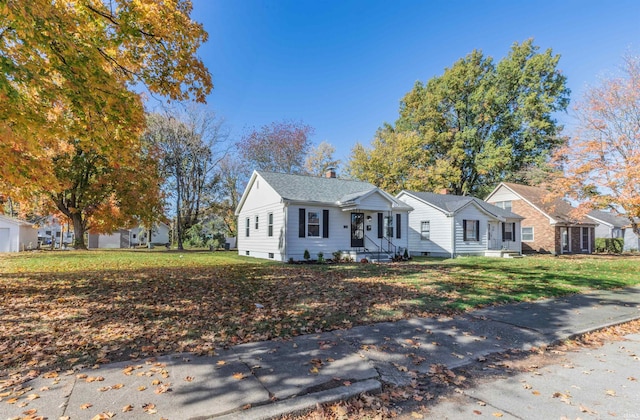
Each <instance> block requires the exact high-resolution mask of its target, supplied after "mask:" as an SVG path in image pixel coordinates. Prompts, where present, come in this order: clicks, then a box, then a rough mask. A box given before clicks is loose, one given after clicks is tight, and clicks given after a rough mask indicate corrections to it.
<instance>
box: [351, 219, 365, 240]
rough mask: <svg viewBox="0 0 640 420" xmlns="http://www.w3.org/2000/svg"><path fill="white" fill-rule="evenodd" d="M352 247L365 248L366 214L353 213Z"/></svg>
mask: <svg viewBox="0 0 640 420" xmlns="http://www.w3.org/2000/svg"><path fill="white" fill-rule="evenodd" d="M351 247H352V248H362V247H364V213H351Z"/></svg>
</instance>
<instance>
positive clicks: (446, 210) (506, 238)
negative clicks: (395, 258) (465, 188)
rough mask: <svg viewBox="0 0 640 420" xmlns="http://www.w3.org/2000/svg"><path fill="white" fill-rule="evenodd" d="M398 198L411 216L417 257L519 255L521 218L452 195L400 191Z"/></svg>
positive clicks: (412, 245) (411, 239)
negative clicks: (408, 209) (409, 209)
mask: <svg viewBox="0 0 640 420" xmlns="http://www.w3.org/2000/svg"><path fill="white" fill-rule="evenodd" d="M396 198H397V199H398V200H401V201H403V202H405V203H407V204H408V205H409V206H411V207H413V209H414V210H413V211H412V212H411V213H409V249H411V251H412V252H413V253H414V254H416V253H421V254H423V255H431V256H439V257H455V256H458V255H487V256H508V255H514V254H515V255H520V253H521V243H520V221H521V220H522V217H520V216H518V215H517V214H514V213H512V212H511V211H508V210H505V209H502V208H499V207H496V206H493V205H491V204H489V203H486V202H484V201H482V200H480V199H477V198H473V197H462V196H457V195H449V194H435V193H428V192H414V191H404V190H403V191H401V192H400V193H399V194H398V195H397V196H396Z"/></svg>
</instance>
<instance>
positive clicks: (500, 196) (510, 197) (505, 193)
mask: <svg viewBox="0 0 640 420" xmlns="http://www.w3.org/2000/svg"><path fill="white" fill-rule="evenodd" d="M514 200H520V197H519V196H517V195H516V194H514V193H513V192H511V191H510V190H509V189H508V188H506V187H505V186H504V185H501V186H500V188H498V190H497V191H496V192H495V193H493V195H492V196H491V197H490V198H489V199H488V200H487V202H489V203H491V204H495V203H497V202H500V201H514Z"/></svg>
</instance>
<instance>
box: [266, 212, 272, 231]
mask: <svg viewBox="0 0 640 420" xmlns="http://www.w3.org/2000/svg"><path fill="white" fill-rule="evenodd" d="M267 235H268V236H273V213H269V214H267Z"/></svg>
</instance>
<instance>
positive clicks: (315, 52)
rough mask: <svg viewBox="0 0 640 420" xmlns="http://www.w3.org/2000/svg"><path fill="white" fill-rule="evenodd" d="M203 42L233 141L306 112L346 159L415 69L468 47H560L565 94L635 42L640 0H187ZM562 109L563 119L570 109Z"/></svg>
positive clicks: (216, 102)
mask: <svg viewBox="0 0 640 420" xmlns="http://www.w3.org/2000/svg"><path fill="white" fill-rule="evenodd" d="M193 4H194V10H193V13H192V18H193V19H194V20H196V21H198V22H201V23H202V24H203V25H204V28H205V30H207V32H208V33H209V41H208V42H207V43H206V44H205V45H203V46H202V47H201V49H200V50H199V54H200V56H201V58H202V59H203V61H204V63H205V65H207V67H208V68H209V71H210V72H211V74H212V76H213V81H214V86H215V88H214V90H213V91H212V93H211V94H210V95H209V97H208V99H207V101H208V107H209V108H210V109H212V110H214V111H216V112H217V113H218V115H220V116H221V117H223V118H224V119H225V120H226V125H227V127H228V128H229V129H230V130H231V135H232V138H233V139H235V140H238V139H239V138H240V137H241V136H242V134H243V133H245V132H246V131H247V130H249V129H250V128H252V127H261V126H262V125H265V124H269V123H271V122H273V121H282V120H294V121H303V122H305V123H306V124H309V125H311V126H312V127H314V128H315V135H314V136H313V137H312V140H313V142H314V143H316V144H317V143H320V142H321V141H323V140H324V141H327V142H329V143H331V144H332V145H334V146H335V148H336V157H337V158H340V159H342V160H343V161H346V160H348V157H349V154H350V151H351V148H352V147H353V145H354V144H355V143H356V142H360V143H362V144H366V145H368V144H369V143H370V141H371V139H372V138H373V135H374V133H375V131H376V129H377V128H378V127H380V126H381V125H382V124H383V123H384V122H390V123H392V122H394V121H395V120H396V118H397V115H398V105H399V101H400V99H401V98H402V97H403V96H404V95H405V94H406V93H407V92H408V91H409V90H411V88H412V87H413V85H414V83H415V82H416V81H418V80H420V81H423V82H426V81H427V80H428V79H430V78H432V77H434V76H437V75H441V74H442V73H443V71H444V69H445V68H446V67H450V66H451V65H452V64H453V63H454V62H455V61H456V60H458V59H459V58H461V57H464V56H465V55H467V54H468V53H470V52H471V51H472V50H474V49H479V50H482V51H483V53H484V54H485V55H488V56H492V57H493V58H494V59H495V60H499V59H501V58H502V57H504V56H505V55H506V54H507V52H508V50H509V48H510V46H511V45H512V44H513V43H514V42H522V41H524V40H526V39H528V38H534V40H535V44H536V45H538V46H539V47H540V48H541V50H546V49H547V48H551V49H552V50H553V52H554V53H555V54H560V55H561V59H560V64H559V68H560V69H562V71H563V72H564V73H565V74H566V75H567V77H568V85H569V87H570V88H571V90H572V95H571V97H572V101H575V100H576V99H578V98H579V97H580V93H581V92H582V91H583V90H584V88H585V86H586V85H589V84H595V83H596V82H597V80H598V77H601V76H603V75H606V74H607V72H611V71H614V70H615V69H616V67H617V66H619V65H620V64H621V57H622V56H623V55H624V54H625V53H633V54H638V53H639V52H640V1H636V0H629V1H616V0H610V1H604V0H602V1H590V0H582V1H561V0H557V1H525V0H511V1H488V0H475V1H473V0H465V1H453V0H452V1H445V0H440V1H409V0H395V1H392V0H388V1H374V0H370V1H360V0H358V1H355V0H353V1H350V0H341V1H338V0H334V1H307V0H297V1H295V0H278V1H275V0H271V1H267V0H193ZM558 119H559V120H560V121H561V122H563V123H565V124H566V125H570V124H571V117H570V115H560V116H558Z"/></svg>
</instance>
